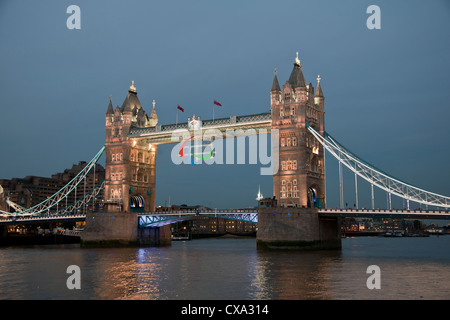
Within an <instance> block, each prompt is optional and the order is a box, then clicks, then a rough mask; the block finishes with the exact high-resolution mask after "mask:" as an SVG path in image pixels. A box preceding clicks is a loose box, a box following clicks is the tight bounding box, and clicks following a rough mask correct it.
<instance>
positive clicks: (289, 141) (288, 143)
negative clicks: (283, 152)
mask: <svg viewBox="0 0 450 320" xmlns="http://www.w3.org/2000/svg"><path fill="white" fill-rule="evenodd" d="M286 145H287V146H288V147H290V146H291V138H287V139H286Z"/></svg>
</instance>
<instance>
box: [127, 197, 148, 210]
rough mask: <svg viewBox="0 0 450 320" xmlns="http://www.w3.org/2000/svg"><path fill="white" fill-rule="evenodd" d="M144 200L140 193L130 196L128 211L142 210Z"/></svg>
mask: <svg viewBox="0 0 450 320" xmlns="http://www.w3.org/2000/svg"><path fill="white" fill-rule="evenodd" d="M144 206H145V200H144V197H143V196H141V195H133V196H131V197H130V212H144Z"/></svg>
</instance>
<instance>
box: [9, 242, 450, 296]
mask: <svg viewBox="0 0 450 320" xmlns="http://www.w3.org/2000/svg"><path fill="white" fill-rule="evenodd" d="M69 265H77V266H79V267H80V270H81V289H80V290H76V289H74V290H69V289H68V288H67V285H66V281H67V278H68V277H69V276H70V274H68V273H66V270H67V267H68V266H69ZM370 265H377V266H379V267H380V270H381V278H380V282H381V289H379V290H377V289H373V290H369V289H368V288H367V285H366V281H367V278H368V277H369V276H370V274H368V273H367V267H368V266H370ZM449 288H450V236H439V237H438V236H431V237H427V238H382V237H358V238H346V239H343V240H342V250H340V251H316V252H264V251H258V250H256V241H255V239H254V238H245V239H203V240H192V241H186V242H173V243H172V246H171V247H165V248H101V249H100V248H99V249H92V248H89V249H87V248H80V247H79V246H78V245H63V246H53V245H52V246H33V247H9V248H0V299H156V300H167V299H169V300H182V299H189V300H194V299H195V300H196V299H206V300H217V299H248V300H255V299H436V300H437V299H439V300H442V299H450V289H449Z"/></svg>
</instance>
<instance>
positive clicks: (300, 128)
mask: <svg viewBox="0 0 450 320" xmlns="http://www.w3.org/2000/svg"><path fill="white" fill-rule="evenodd" d="M317 81H318V83H317V89H316V90H315V92H314V88H313V86H312V84H311V83H309V84H306V81H305V78H304V76H303V72H302V65H301V63H300V59H299V58H298V52H297V57H296V58H295V61H294V68H293V69H292V72H291V75H290V77H289V79H288V80H287V81H286V83H285V84H284V85H283V88H282V89H281V88H280V85H279V83H278V78H277V74H276V70H275V76H274V79H273V84H272V89H271V91H270V96H271V104H270V106H271V112H272V129H278V130H279V170H278V172H277V174H276V175H274V177H273V192H274V196H275V197H276V199H277V201H278V205H279V206H282V207H305V208H311V207H317V208H323V207H325V167H324V150H323V147H322V146H321V145H320V143H319V142H318V141H317V140H316V139H315V138H314V137H313V136H312V135H311V133H310V132H309V131H308V129H307V128H306V123H308V124H309V125H310V126H312V127H313V128H314V129H315V130H317V131H318V132H320V133H321V134H323V133H324V128H325V123H324V115H325V112H324V96H323V93H322V88H321V86H320V77H318V79H317Z"/></svg>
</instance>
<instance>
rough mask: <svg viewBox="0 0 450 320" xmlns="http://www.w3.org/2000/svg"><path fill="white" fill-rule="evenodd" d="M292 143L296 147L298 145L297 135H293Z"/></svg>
mask: <svg viewBox="0 0 450 320" xmlns="http://www.w3.org/2000/svg"><path fill="white" fill-rule="evenodd" d="M292 145H293V146H294V147H295V146H297V138H296V137H292Z"/></svg>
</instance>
